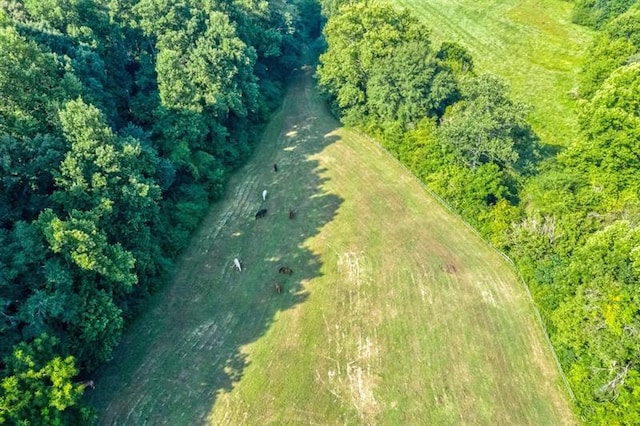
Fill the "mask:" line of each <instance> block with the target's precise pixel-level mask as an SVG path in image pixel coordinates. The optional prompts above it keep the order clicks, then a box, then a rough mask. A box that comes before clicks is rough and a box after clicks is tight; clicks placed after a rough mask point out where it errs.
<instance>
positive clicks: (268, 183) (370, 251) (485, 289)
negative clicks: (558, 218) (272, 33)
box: [87, 73, 576, 426]
mask: <svg viewBox="0 0 640 426" xmlns="http://www.w3.org/2000/svg"><path fill="white" fill-rule="evenodd" d="M293 80H294V81H293V82H292V84H291V88H290V90H289V93H288V95H287V97H286V99H285V102H284V105H283V107H282V109H281V111H280V112H279V113H278V114H277V115H276V116H275V117H274V119H273V121H272V122H271V123H270V124H269V126H268V128H267V129H266V131H265V133H264V140H263V141H262V143H261V144H260V147H259V148H258V150H257V152H256V154H255V156H254V158H253V159H252V160H251V161H250V162H249V163H248V164H247V165H246V166H245V167H244V168H243V169H241V170H240V171H238V172H237V173H236V174H235V175H234V177H233V179H232V181H231V182H230V185H229V189H228V193H227V196H226V198H225V200H224V201H223V202H221V203H219V204H217V205H215V206H213V208H212V210H211V212H210V214H209V216H208V217H207V218H206V219H205V220H204V222H203V224H202V226H201V227H200V229H199V232H198V233H197V234H196V235H195V236H194V238H193V241H192V244H191V246H190V248H189V249H188V250H187V251H186V252H185V254H184V256H183V257H182V258H181V259H180V262H179V265H178V269H177V273H176V275H175V279H174V280H173V282H172V283H171V284H170V285H168V286H167V287H166V288H165V289H164V290H163V291H161V292H160V293H159V294H157V295H156V296H155V297H154V299H153V300H152V301H151V302H150V307H149V310H148V311H147V312H146V313H145V314H144V315H143V316H142V317H141V318H140V319H139V320H138V321H137V322H136V323H135V324H133V326H132V327H131V328H130V330H129V331H128V333H127V334H126V336H125V338H124V341H123V343H122V344H121V345H120V347H119V349H118V350H117V352H116V354H115V358H114V360H113V361H112V362H111V363H110V364H108V365H107V366H105V367H104V368H103V369H102V370H100V371H99V372H98V373H97V375H96V377H95V379H94V380H95V382H96V389H95V390H92V391H90V392H91V393H88V394H87V398H88V400H89V402H90V403H91V404H92V405H93V406H95V407H96V408H97V409H98V411H99V414H100V423H101V424H127V425H129V424H170V425H176V424H185V425H193V424H215V425H234V426H235V425H241V424H247V425H263V424H323V425H325V424H336V425H337V424H341V425H342V424H411V425H417V424H429V425H445V424H490V425H495V424H509V425H514V424H531V425H542V424H545V425H546V424H549V425H551V424H553V425H560V424H574V423H576V419H575V417H574V415H573V413H572V410H571V407H570V402H569V398H568V395H567V391H566V389H565V388H564V387H563V384H562V381H561V378H560V374H559V372H558V370H557V368H556V365H555V363H554V361H553V358H552V353H551V350H550V347H549V346H548V344H547V341H546V340H545V337H544V334H543V331H542V329H541V327H540V325H539V323H538V322H537V321H536V317H535V313H534V310H533V306H532V304H531V302H530V300H529V298H528V296H527V293H526V289H525V287H524V285H523V284H522V283H521V282H520V281H519V280H518V279H517V277H516V275H515V274H514V271H513V270H512V269H511V267H510V266H509V265H508V264H507V263H506V262H505V260H504V259H503V258H502V257H501V256H500V255H499V254H498V253H496V252H495V251H493V250H492V249H490V248H489V247H488V246H487V245H485V244H484V243H483V242H482V241H481V240H480V239H479V238H478V237H477V236H476V234H474V233H473V232H472V231H471V230H470V229H468V228H467V227H466V226H465V225H464V224H463V223H461V222H460V221H459V220H458V219H457V218H456V217H454V216H452V215H451V214H450V213H449V212H448V211H447V210H445V209H444V208H443V207H442V206H441V205H439V204H438V203H437V202H436V201H435V200H434V199H433V198H432V197H431V196H430V195H429V194H428V193H427V192H425V191H424V189H423V188H422V187H421V185H420V184H419V183H418V182H417V181H416V180H415V179H414V178H413V177H412V176H411V175H410V174H409V173H408V172H407V171H405V170H404V169H403V167H402V166H401V165H399V164H398V163H397V162H396V161H395V160H393V159H392V158H390V157H389V156H388V155H387V154H386V153H384V152H383V151H381V150H380V149H379V148H378V147H377V146H376V145H375V144H374V143H373V142H372V141H371V140H369V139H367V138H366V137H364V136H362V135H360V134H358V133H355V132H352V131H350V130H347V129H344V128H340V127H339V125H338V123H337V122H336V121H335V119H334V118H333V117H332V116H331V115H329V114H328V112H327V111H326V109H325V108H324V106H323V104H322V102H320V101H319V100H318V99H317V95H316V94H315V91H314V90H313V81H312V79H311V78H310V76H309V75H308V73H307V74H304V73H300V74H299V75H297V76H296V77H295V78H294V79H293ZM274 162H277V164H278V166H279V169H280V170H279V172H277V173H275V172H274V171H273V168H272V164H273V163H274ZM263 189H267V190H268V193H269V195H268V198H267V201H266V202H265V203H263V202H262V200H261V197H260V194H261V192H262V190H263ZM261 207H266V208H267V209H268V214H267V216H266V218H264V219H260V220H256V219H254V217H253V216H254V213H255V212H256V211H257V210H258V209H259V208H261ZM290 208H295V210H296V212H297V216H296V218H295V219H293V220H290V219H289V218H288V211H289V209H290ZM234 257H239V258H240V259H242V260H243V262H244V270H243V271H242V272H238V271H236V270H234V268H233V264H232V260H233V258H234ZM282 265H287V266H289V267H291V268H292V269H293V271H294V272H293V275H291V276H285V275H282V274H279V273H278V268H279V267H280V266H282ZM276 281H277V282H279V283H280V284H281V286H282V289H283V291H282V294H276V292H275V291H274V289H273V284H274V283H275V282H276Z"/></svg>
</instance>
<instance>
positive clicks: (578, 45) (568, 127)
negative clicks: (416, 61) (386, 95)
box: [389, 0, 592, 146]
mask: <svg viewBox="0 0 640 426" xmlns="http://www.w3.org/2000/svg"><path fill="white" fill-rule="evenodd" d="M389 1H390V2H391V3H393V4H395V5H397V6H400V7H403V8H407V9H409V10H411V11H412V12H413V13H414V14H416V15H417V16H419V17H420V18H422V20H423V21H424V22H425V23H426V24H427V26H428V27H429V28H431V30H432V36H433V38H434V40H436V41H437V43H438V44H439V43H440V42H442V41H455V42H458V43H460V44H461V45H462V46H464V47H465V48H467V49H468V50H469V52H470V53H471V55H472V56H473V59H474V62H475V65H476V70H477V71H479V72H491V73H493V74H497V75H499V76H501V77H503V78H504V79H505V80H507V81H508V82H509V83H510V85H511V89H512V95H513V98H514V99H517V100H519V101H522V102H525V103H527V104H529V105H531V106H532V107H533V111H532V113H531V115H530V122H531V124H532V126H533V128H534V130H535V131H536V133H537V134H538V135H539V136H540V138H541V139H542V141H543V142H544V143H546V144H548V145H555V146H567V145H569V144H570V143H571V142H574V141H575V140H576V138H577V134H578V133H577V131H578V129H577V121H576V120H577V117H576V101H575V94H576V93H577V92H576V90H577V73H578V70H579V69H580V67H581V66H582V61H583V60H584V50H585V48H586V47H587V45H588V44H589V42H590V40H591V36H592V33H591V31H589V30H587V29H586V28H584V27H581V26H578V25H574V24H572V23H571V22H570V15H571V8H572V4H571V3H570V2H566V1H561V0H389Z"/></svg>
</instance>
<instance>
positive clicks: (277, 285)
mask: <svg viewBox="0 0 640 426" xmlns="http://www.w3.org/2000/svg"><path fill="white" fill-rule="evenodd" d="M273 288H274V290H275V291H276V293H278V294H280V292H281V291H282V287H280V284H278V283H275V284H274V285H273Z"/></svg>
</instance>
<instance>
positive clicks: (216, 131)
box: [0, 0, 322, 424]
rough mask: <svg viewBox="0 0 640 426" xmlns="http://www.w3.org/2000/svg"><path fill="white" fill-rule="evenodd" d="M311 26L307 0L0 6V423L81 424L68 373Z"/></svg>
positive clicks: (116, 321)
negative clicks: (1, 359)
mask: <svg viewBox="0 0 640 426" xmlns="http://www.w3.org/2000/svg"><path fill="white" fill-rule="evenodd" d="M321 23H322V17H321V16H320V9H319V5H318V4H316V3H315V2H313V1H311V0H297V1H293V2H286V3H285V2H275V1H273V2H272V1H270V2H253V1H246V2H244V1H243V2H226V1H220V2H216V1H213V2H202V1H199V0H188V1H187V2H186V3H185V2H183V3H180V4H176V2H173V1H155V0H154V1H147V0H142V1H118V0H108V1H98V0H44V1H35V0H27V1H18V0H7V1H4V2H2V4H0V98H2V102H1V104H0V245H2V247H3V250H2V251H1V252H0V315H1V316H0V357H1V358H3V359H4V363H2V364H0V373H1V374H0V380H2V392H3V393H0V423H3V422H7V423H10V424H16V423H21V424H85V423H88V422H89V421H90V415H88V414H87V412H85V410H84V409H81V410H77V409H74V408H72V406H73V405H74V404H76V402H77V399H78V397H79V395H80V393H81V388H79V387H78V385H73V384H72V383H71V378H72V377H73V376H75V375H77V374H78V370H77V369H78V368H80V369H82V371H83V372H86V371H91V370H92V369H94V368H95V367H97V366H98V365H100V364H101V363H103V362H105V361H107V360H109V359H110V357H111V353H112V351H113V348H114V347H115V346H116V345H117V344H118V342H119V340H120V336H121V333H122V331H123V329H124V327H125V320H128V319H132V318H133V317H134V315H135V313H136V312H137V311H138V310H139V309H141V308H143V306H144V298H145V297H146V296H147V295H149V294H150V293H151V292H152V291H153V290H155V289H157V288H158V287H160V286H161V285H162V284H163V283H164V282H166V280H167V278H168V277H169V276H170V273H171V269H172V263H173V259H174V258H175V257H176V256H177V255H178V254H179V252H180V250H181V249H182V248H184V247H185V246H186V245H187V243H188V240H189V236H190V234H191V232H192V231H193V230H194V229H195V228H196V226H197V225H198V223H199V221H200V219H201V218H202V217H203V215H204V214H205V213H206V211H207V209H208V206H209V203H210V202H211V201H212V200H216V199H218V198H219V197H220V196H221V195H222V193H223V191H224V185H225V182H226V179H227V176H228V175H229V172H230V171H231V170H232V169H233V168H235V167H238V166H239V165H241V164H242V162H243V161H244V160H245V159H246V158H247V157H248V156H249V155H250V153H251V151H252V148H253V141H254V140H255V135H256V134H257V133H258V132H259V130H260V125H261V124H262V123H263V122H264V121H265V120H266V119H267V118H268V115H269V112H270V110H269V108H268V107H267V105H270V106H271V107H273V106H275V105H277V103H278V100H279V96H280V94H281V90H280V89H281V87H282V85H283V83H284V82H285V79H286V78H287V77H288V76H289V75H290V73H291V71H292V68H293V67H296V66H299V65H300V64H302V63H303V62H302V61H303V58H302V55H303V54H304V52H305V44H307V43H316V40H315V39H316V38H317V37H318V36H319V31H320V25H321ZM46 336H52V337H51V338H49V337H46ZM52 377H55V378H54V379H53V378H52ZM52 381H53V382H54V385H53V386H51V382H52ZM62 388H64V392H63V391H62V390H61V389H62ZM49 393H50V394H49Z"/></svg>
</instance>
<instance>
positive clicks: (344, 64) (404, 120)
mask: <svg viewBox="0 0 640 426" xmlns="http://www.w3.org/2000/svg"><path fill="white" fill-rule="evenodd" d="M324 33H325V37H326V40H327V43H328V45H329V48H328V50H327V52H325V53H324V54H323V55H322V56H321V57H320V66H319V67H318V72H317V75H318V81H319V83H320V87H321V88H322V90H323V92H324V93H325V95H326V96H327V97H328V99H329V101H330V103H331V104H332V105H333V106H334V108H336V109H337V110H336V111H337V112H339V114H340V115H341V116H342V119H343V120H344V122H345V123H348V124H360V125H362V124H363V123H366V125H367V126H368V127H371V128H372V129H376V128H378V129H379V128H384V127H386V125H387V124H390V123H399V124H400V125H402V126H403V127H405V128H411V127H414V126H415V125H416V124H417V123H418V122H419V121H420V120H421V119H422V118H424V117H433V116H439V115H442V114H443V113H444V110H445V109H446V107H447V106H448V105H450V104H452V103H453V102H454V101H455V100H456V99H457V97H458V92H457V86H456V81H455V78H454V76H453V75H452V71H451V70H450V69H449V68H448V67H447V66H446V64H445V63H444V62H442V61H438V60H437V59H436V55H435V53H434V52H433V51H432V49H431V47H430V44H431V43H430V40H429V32H428V30H427V28H426V27H425V26H424V25H422V24H421V23H420V22H419V21H418V20H417V19H416V18H415V17H413V16H411V15H409V14H408V13H407V12H398V11H396V10H395V9H393V8H392V7H390V6H383V5H378V4H375V5H369V4H366V3H355V4H353V5H348V6H344V7H343V8H342V9H341V10H340V14H338V15H336V16H335V17H333V18H332V19H330V20H329V21H328V23H327V26H326V27H325V30H324Z"/></svg>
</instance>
